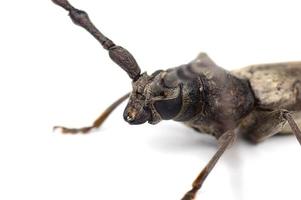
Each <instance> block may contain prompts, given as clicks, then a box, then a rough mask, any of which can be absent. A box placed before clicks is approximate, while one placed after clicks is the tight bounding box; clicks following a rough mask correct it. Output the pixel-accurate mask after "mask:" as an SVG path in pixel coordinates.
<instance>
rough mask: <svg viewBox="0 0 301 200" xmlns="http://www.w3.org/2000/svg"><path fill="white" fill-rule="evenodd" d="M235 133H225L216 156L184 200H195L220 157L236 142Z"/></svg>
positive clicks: (195, 181) (198, 177)
mask: <svg viewBox="0 0 301 200" xmlns="http://www.w3.org/2000/svg"><path fill="white" fill-rule="evenodd" d="M235 136H236V135H235V133H234V131H228V132H226V133H224V134H223V135H222V136H221V137H220V138H219V140H218V142H219V149H218V150H217V152H216V153H215V154H214V156H213V157H212V158H211V160H210V161H209V162H208V164H207V165H206V166H205V167H204V169H203V170H202V171H201V173H200V174H199V175H198V176H197V178H196V179H195V180H194V182H193V183H192V189H191V190H189V191H188V192H187V193H186V194H185V195H184V197H183V198H182V200H193V199H195V196H196V193H197V191H198V190H199V189H200V188H201V187H202V185H203V183H204V181H205V180H206V178H207V176H208V175H209V173H210V172H211V170H212V169H213V168H214V166H215V164H216V163H217V161H218V160H219V159H220V157H221V156H222V155H223V153H224V152H225V150H226V149H227V148H228V147H230V146H231V145H232V144H233V142H234V140H235Z"/></svg>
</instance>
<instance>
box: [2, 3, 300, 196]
mask: <svg viewBox="0 0 301 200" xmlns="http://www.w3.org/2000/svg"><path fill="white" fill-rule="evenodd" d="M72 3H73V4H74V5H75V6H76V7H78V8H81V9H84V10H86V11H87V12H88V13H89V15H90V18H91V19H92V20H93V22H94V23H95V25H96V26H97V27H99V29H100V30H102V31H103V33H104V34H106V35H107V36H108V37H110V38H111V39H112V40H113V41H115V43H117V44H120V45H122V46H124V47H126V48H127V49H128V50H130V51H131V52H132V54H133V55H134V56H135V57H136V59H137V61H138V63H139V64H140V66H141V68H142V70H143V71H144V70H147V71H148V72H149V73H151V72H153V71H155V70H156V69H166V68H169V67H173V66H178V65H180V64H183V63H187V62H189V61H191V60H192V59H194V58H195V56H196V55H197V54H198V53H199V52H201V51H205V52H207V53H208V54H209V55H210V56H211V57H212V59H213V60H215V62H216V63H218V64H219V65H220V66H223V67H225V68H226V69H233V68H239V67H242V66H246V65H249V64H255V63H264V62H279V61H290V60H301V53H300V52H301V28H300V27H301V25H300V24H301V11H300V7H301V3H300V1H289V0H285V1H284V0H283V1H263V0H250V1H229V0H228V1H222V0H221V1H213V0H207V1H201V0H195V1H162V0H152V1H141V0H140V1H138V0H127V1H125V0H123V1H121V0H120V1H118V0H107V1H95V0H94V1H92V0H72ZM0 9H1V11H0V22H1V27H0V29H1V31H0V36H1V37H0V55H1V56H0V91H1V98H0V162H1V163H0V199H1V200H20V199H30V200H41V199H43V200H54V199H55V200H60V199H64V200H102V199H105V200H117V199H118V200H121V199H131V200H138V199H144V200H154V199H156V200H176V199H180V198H181V197H182V195H183V194H184V193H185V192H186V191H187V190H188V189H190V185H191V183H192V181H193V180H194V178H195V177H196V175H197V174H198V173H199V172H200V171H201V169H202V168H203V166H204V165H205V164H206V163H207V161H208V160H209V159H210V157H211V156H212V155H213V154H214V152H215V151H216V143H215V140H214V139H213V138H211V137H209V136H206V135H202V134H197V133H195V132H194V131H193V130H191V129H189V128H186V127H184V126H183V125H182V124H178V123H174V122H169V121H166V122H161V123H160V124H158V125H156V126H151V125H148V124H146V125H142V126H130V125H128V124H126V123H125V122H124V121H123V119H122V112H123V109H124V107H125V104H123V105H122V106H121V107H120V108H118V109H117V110H116V112H114V113H113V114H112V116H111V117H110V118H109V119H108V120H107V121H106V123H105V124H104V125H103V127H102V128H101V129H100V130H98V131H94V132H93V133H91V134H89V135H76V136H73V135H62V134H60V133H59V132H56V133H54V132H52V126H53V125H67V126H72V127H80V126H83V125H88V124H90V123H91V122H92V121H93V120H94V119H95V118H96V117H97V116H98V115H99V114H100V112H101V111H102V110H104V109H105V108H106V106H107V105H109V104H110V103H111V102H112V101H114V100H116V99H117V98H119V97H120V96H121V95H123V94H125V93H126V92H127V91H129V90H130V89H131V84H130V80H129V78H128V77H127V75H126V74H125V73H124V72H123V71H122V70H121V69H119V67H118V66H116V65H115V64H114V63H113V62H111V60H110V59H109V57H108V55H107V52H105V51H104V50H103V49H102V48H101V47H100V45H99V44H98V43H97V42H96V41H95V39H94V38H93V37H91V36H90V35H89V34H88V33H87V32H85V31H84V30H83V29H81V28H79V27H76V26H75V25H73V24H72V23H71V21H70V19H69V18H68V16H67V12H65V11H64V10H63V9H61V8H59V7H57V6H55V5H54V4H52V2H51V1H50V0H47V1H1V2H0ZM263 87H264V86H263ZM300 184H301V148H300V145H298V143H297V141H296V139H295V138H294V137H275V138H272V139H270V140H268V141H266V142H264V143H261V144H259V145H255V146H253V145H251V144H248V143H246V142H244V141H238V143H237V144H236V146H234V147H233V149H231V150H229V151H228V152H227V153H226V154H225V155H224V156H223V157H222V159H221V161H220V162H219V163H218V164H217V167H216V168H215V169H214V170H213V172H212V173H211V174H210V175H209V177H208V179H207V181H206V182H205V184H204V186H203V188H202V189H201V191H200V192H199V193H198V198H197V199H205V200H211V199H215V200H216V199H235V200H254V199H273V200H280V199H281V200H282V199H290V200H294V199H300Z"/></svg>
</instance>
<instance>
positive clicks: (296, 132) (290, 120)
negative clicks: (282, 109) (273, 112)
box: [284, 112, 301, 145]
mask: <svg viewBox="0 0 301 200" xmlns="http://www.w3.org/2000/svg"><path fill="white" fill-rule="evenodd" d="M284 118H285V119H286V120H287V122H288V124H289V125H290V127H291V129H292V132H293V134H294V135H295V136H296V138H297V140H298V141H299V143H300V145H301V131H300V129H299V127H298V125H297V124H296V122H295V120H294V118H293V117H292V115H291V114H290V113H289V112H287V113H285V114H284Z"/></svg>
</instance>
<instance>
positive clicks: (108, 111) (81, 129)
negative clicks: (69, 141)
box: [53, 93, 130, 134]
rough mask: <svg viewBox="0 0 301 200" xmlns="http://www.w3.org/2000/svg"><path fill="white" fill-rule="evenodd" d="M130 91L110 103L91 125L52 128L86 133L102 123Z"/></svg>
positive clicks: (65, 131)
mask: <svg viewBox="0 0 301 200" xmlns="http://www.w3.org/2000/svg"><path fill="white" fill-rule="evenodd" d="M129 95H130V93H127V94H126V95H124V96H122V97H121V98H119V99H118V100H117V101H115V102H114V103H113V104H111V105H110V106H109V107H108V108H107V109H106V110H105V111H104V112H103V113H102V114H101V115H100V116H99V117H98V118H97V119H96V120H95V121H94V122H93V124H92V125H91V126H87V127H82V128H66V127H64V126H55V127H53V129H54V130H56V129H61V131H62V132H63V133H71V134H76V133H88V132H90V131H91V130H92V129H95V128H99V127H100V126H101V125H102V123H103V122H104V121H105V120H106V119H107V118H108V116H109V115H110V114H111V113H112V112H113V110H115V108H116V107H117V106H119V105H120V104H121V103H122V102H123V101H125V100H126V99H127V98H128V97H129Z"/></svg>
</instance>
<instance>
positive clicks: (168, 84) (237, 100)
mask: <svg viewBox="0 0 301 200" xmlns="http://www.w3.org/2000/svg"><path fill="white" fill-rule="evenodd" d="M52 1H53V2H54V3H55V4H57V5H59V6H61V7H63V8H64V9H65V10H67V11H69V15H70V17H71V19H72V21H73V22H74V23H75V24H76V25H79V26H81V27H83V28H84V29H86V30H87V31H88V32H89V33H91V34H92V35H93V36H94V37H95V38H96V39H97V40H98V41H99V42H100V44H101V45H102V46H103V48H104V49H106V50H108V51H109V56H110V57H111V59H112V60H113V61H114V62H115V63H116V64H117V65H119V66H120V67H121V68H122V69H123V70H124V71H126V72H127V74H128V76H129V77H130V78H131V79H132V87H133V90H132V92H131V93H128V94H126V95H124V96H122V97H121V98H120V99H118V100H117V101H116V102H114V103H113V104H112V105H111V106H109V107H108V108H107V109H106V110H105V111H104V112H103V113H102V114H101V115H100V116H99V117H98V118H97V119H96V121H95V122H94V123H93V125H92V126H88V127H83V128H79V129H74V128H66V127H62V126H56V127H54V128H55V129H56V128H60V129H61V130H62V132H63V133H72V134H75V133H87V132H89V131H91V130H92V129H94V128H98V127H100V126H101V124H102V123H103V122H104V120H105V119H106V118H107V117H108V116H109V115H110V113H111V112H112V111H113V110H114V109H115V108H116V107H117V106H118V105H119V104H120V103H122V102H123V101H124V100H126V99H127V98H129V102H128V104H127V106H126V108H125V110H124V113H123V118H124V119H125V121H127V122H128V123H129V124H143V123H145V122H148V123H150V124H157V123H158V122H160V121H161V120H171V119H172V120H175V121H178V122H182V123H184V124H185V125H187V126H189V127H191V128H193V129H195V130H196V131H199V132H202V133H207V134H210V135H212V136H214V137H215V138H216V139H217V140H218V143H219V148H218V150H217V152H216V153H215V155H214V156H213V157H212V158H211V160H210V161H209V162H208V164H207V165H206V166H205V167H204V169H203V170H202V171H201V173H200V174H199V175H198V176H197V178H196V179H195V181H194V182H193V184H192V189H191V190H189V191H188V192H187V193H186V194H185V195H184V197H183V198H182V200H192V199H195V196H196V193H197V191H198V190H199V189H200V188H201V186H202V184H203V182H204V181H205V179H206V178H207V176H208V175H209V173H210V171H211V170H212V169H213V167H214V166H215V164H216V163H217V161H218V160H219V158H220V157H221V155H222V154H223V153H224V152H225V150H226V149H227V148H228V147H230V146H231V145H232V144H233V143H234V141H235V139H236V136H237V135H238V134H241V135H244V136H245V138H246V139H248V140H250V141H252V142H254V143H258V142H261V141H263V140H265V139H267V138H269V137H271V136H273V135H275V134H280V133H293V134H294V135H295V136H296V138H297V139H298V141H299V143H300V144H301V131H300V129H299V128H298V125H297V124H299V125H301V62H287V63H274V64H261V65H252V66H248V67H245V68H242V69H239V70H236V71H231V72H229V71H226V70H225V69H223V68H221V67H219V66H217V65H216V64H215V63H214V62H213V61H212V60H211V59H210V58H209V57H208V56H207V55H206V54H205V53H201V54H199V56H198V57H197V58H196V59H195V60H193V61H192V62H190V63H188V64H184V65H181V66H179V67H175V68H170V69H167V70H158V71H156V72H154V73H153V74H151V75H148V74H147V73H142V74H141V70H140V68H139V66H138V64H137V62H136V60H135V59H134V57H133V56H132V55H131V54H130V52H129V51H127V50H126V49H125V48H123V47H121V46H118V45H115V44H114V42H112V41H111V40H110V39H109V38H107V37H106V36H104V35H103V34H102V33H101V32H100V31H99V30H98V29H97V28H96V27H95V26H94V25H93V24H92V22H91V21H90V19H89V17H88V15H87V13H86V12H84V11H82V10H79V9H76V8H75V7H73V6H72V5H71V4H70V3H69V2H68V1H67V0H52ZM294 118H295V120H296V121H295V120H294ZM287 122H288V124H287Z"/></svg>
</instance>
